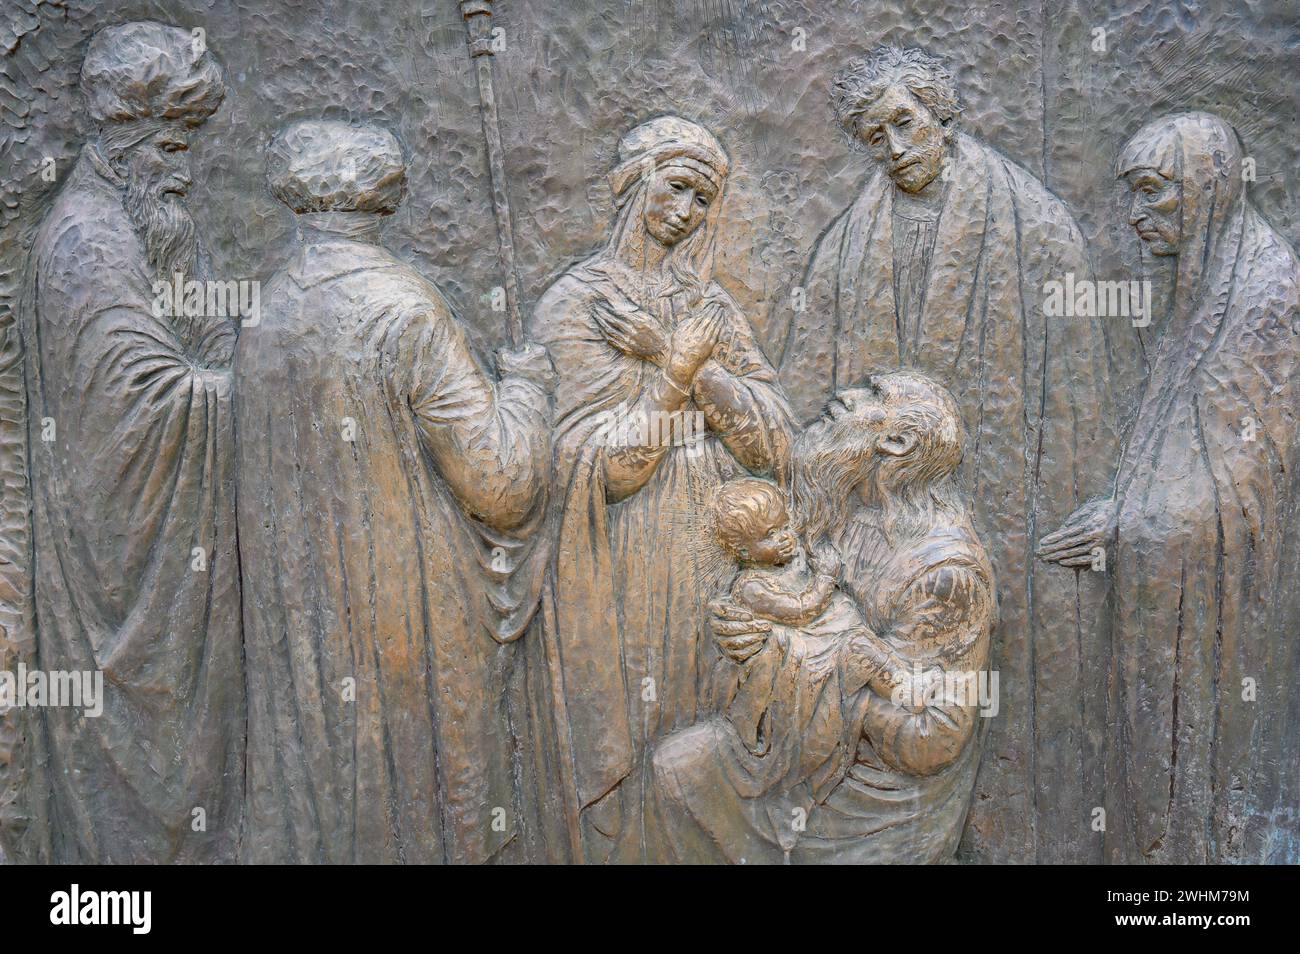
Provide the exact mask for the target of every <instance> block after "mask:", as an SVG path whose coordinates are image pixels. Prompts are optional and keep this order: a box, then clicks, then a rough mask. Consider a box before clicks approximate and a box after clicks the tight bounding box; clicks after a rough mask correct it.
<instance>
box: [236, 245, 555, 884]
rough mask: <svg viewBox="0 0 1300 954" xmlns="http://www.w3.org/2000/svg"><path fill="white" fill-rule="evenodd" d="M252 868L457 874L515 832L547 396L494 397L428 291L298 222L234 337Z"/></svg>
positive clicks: (446, 312)
mask: <svg viewBox="0 0 1300 954" xmlns="http://www.w3.org/2000/svg"><path fill="white" fill-rule="evenodd" d="M235 368H236V377H237V381H238V387H239V401H238V405H237V407H238V434H239V477H240V485H241V488H240V495H239V526H240V558H241V565H242V567H243V573H244V578H245V580H246V589H245V628H246V633H247V636H246V652H247V659H248V671H249V748H248V819H247V833H246V835H245V839H244V845H243V855H244V858H245V859H246V860H248V861H254V862H286V861H292V862H329V863H340V862H363V863H379V862H409V863H437V862H466V863H477V862H483V861H487V860H490V859H494V858H498V857H501V855H502V853H503V851H504V850H505V849H506V846H507V845H510V844H511V843H512V842H513V841H514V840H515V837H516V835H517V833H518V831H519V827H520V819H521V812H522V807H521V805H520V804H519V792H518V789H517V787H516V784H515V780H514V775H513V767H512V766H513V759H514V740H513V737H512V727H511V726H512V712H511V711H510V697H511V692H512V691H513V690H512V684H511V680H512V679H515V678H516V675H515V655H516V643H515V642H514V641H515V639H516V638H517V637H518V635H519V634H520V633H521V632H522V630H523V628H524V626H525V625H526V624H527V622H528V617H529V616H530V615H531V612H532V610H533V608H534V607H535V605H536V595H537V586H538V585H539V582H540V579H541V577H540V573H541V570H542V567H543V561H542V559H541V554H543V553H544V552H545V547H544V546H538V545H537V543H538V541H537V540H536V539H532V538H531V535H532V531H533V530H534V528H535V527H536V525H537V523H538V522H539V520H540V517H541V512H542V508H543V506H544V504H543V500H544V493H543V492H542V484H543V482H544V480H545V477H546V474H547V468H548V466H549V458H550V451H549V417H548V410H549V404H548V397H547V395H546V394H545V393H544V392H543V391H542V390H541V389H540V388H539V387H538V386H537V385H535V384H533V383H531V382H529V381H527V380H525V379H523V378H521V377H507V378H505V379H504V380H503V381H502V382H501V383H500V385H499V387H496V386H494V385H493V383H492V382H491V381H490V379H488V378H487V377H486V376H485V375H484V373H483V372H482V371H481V370H480V369H479V367H478V365H477V364H476V363H475V361H474V358H473V356H472V354H471V352H470V348H469V345H468V341H467V338H466V334H465V331H464V329H463V327H462V326H461V325H460V323H459V322H458V321H457V320H456V318H455V317H454V316H453V314H452V312H451V310H450V309H449V308H448V306H447V304H446V303H445V301H444V300H443V298H442V296H441V295H440V294H439V293H438V291H437V289H436V288H435V287H434V286H433V285H431V284H430V283H428V282H427V281H425V280H424V279H423V278H421V277H420V276H419V275H418V274H417V273H416V272H415V271H414V270H413V269H411V268H410V267H409V266H407V265H405V264H404V263H402V262H400V261H399V260H397V259H396V258H395V257H394V256H393V255H392V254H391V253H390V252H389V251H388V250H386V249H384V248H382V247H380V246H377V245H373V244H368V243H366V242H360V241H354V240H351V239H349V238H344V237H341V236H338V235H331V234H325V233H320V232H314V231H312V230H308V237H307V240H306V241H305V242H304V244H303V246H302V248H301V249H300V250H299V251H298V253H297V254H296V255H295V257H294V258H293V259H292V260H291V261H290V262H289V264H288V265H286V266H285V268H284V269H282V270H281V271H280V272H278V273H277V274H276V275H275V276H274V277H273V278H272V279H271V281H270V282H269V283H268V285H267V287H266V289H265V293H264V294H263V296H262V320H261V323H260V324H259V325H258V326H257V327H255V328H246V329H245V331H244V332H243V334H241V336H240V343H239V348H238V352H237V355H236V364H235Z"/></svg>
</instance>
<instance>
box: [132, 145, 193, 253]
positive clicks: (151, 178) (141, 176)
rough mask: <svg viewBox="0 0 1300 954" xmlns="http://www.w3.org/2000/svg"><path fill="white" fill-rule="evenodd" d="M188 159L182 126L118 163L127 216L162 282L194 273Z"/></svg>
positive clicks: (140, 146) (138, 146)
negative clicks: (186, 202)
mask: <svg viewBox="0 0 1300 954" xmlns="http://www.w3.org/2000/svg"><path fill="white" fill-rule="evenodd" d="M189 156H190V154H189V134H188V133H187V132H186V131H185V129H184V128H182V127H180V126H168V127H165V128H163V129H161V130H159V131H158V132H156V133H153V134H152V135H150V136H148V137H146V138H145V139H143V140H142V141H141V142H139V143H137V144H136V145H135V146H133V147H131V148H130V149H128V150H127V152H126V153H125V154H124V155H122V156H121V157H119V158H118V160H117V161H116V162H115V163H114V166H115V168H116V169H117V171H118V173H119V174H120V175H122V176H123V178H125V180H126V195H125V198H124V201H125V206H126V212H127V215H128V216H129V217H130V219H131V223H132V224H133V225H134V226H135V229H136V232H137V233H138V234H139V235H140V236H141V240H142V241H143V242H144V247H145V252H146V254H147V255H148V256H149V262H150V264H151V265H152V266H153V268H154V271H155V273H156V275H157V277H158V278H161V279H170V278H171V276H172V275H173V274H174V273H176V272H180V273H181V274H183V275H188V274H190V273H191V272H192V271H193V269H194V261H195V257H196V254H197V249H198V243H197V238H196V233H195V228H194V220H193V219H192V218H191V217H190V213H189V209H188V208H187V207H186V206H185V202H184V199H185V196H186V195H187V194H188V192H189V189H190V185H191V183H192V179H191V178H190V158H189Z"/></svg>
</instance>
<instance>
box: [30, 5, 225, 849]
mask: <svg viewBox="0 0 1300 954" xmlns="http://www.w3.org/2000/svg"><path fill="white" fill-rule="evenodd" d="M81 87H82V92H83V94H84V96H85V100H86V103H87V105H88V108H89V112H90V116H91V118H92V119H93V120H94V121H95V122H96V124H97V125H98V133H97V135H96V137H95V138H94V140H93V141H91V142H90V143H88V144H87V145H86V146H85V147H84V148H83V150H82V153H81V157H80V158H79V159H78V161H77V163H76V165H75V166H74V167H73V169H72V171H71V173H70V174H69V176H68V178H67V180H66V181H65V182H64V184H63V186H62V188H61V189H60V191H59V193H58V195H57V197H56V198H55V200H54V203H53V205H52V206H51V208H50V210H49V212H48V213H47V214H46V216H45V219H44V221H43V223H42V225H41V228H40V231H39V232H38V233H37V236H36V239H35V243H34V245H33V247H32V251H31V254H30V257H29V259H28V267H27V273H26V284H25V287H24V292H23V298H22V301H21V303H20V310H19V324H20V327H21V329H22V339H23V350H24V355H25V366H26V376H27V408H28V448H29V465H30V487H31V521H32V534H33V550H34V564H35V567H36V572H35V573H34V574H33V576H34V584H33V590H32V597H33V600H34V607H35V625H36V633H37V640H36V663H37V664H38V665H39V667H40V669H42V670H44V671H46V672H51V671H60V670H61V671H69V672H92V671H98V672H102V674H103V685H104V699H103V713H102V715H100V716H98V717H92V716H89V715H88V716H87V717H85V718H82V717H81V711H80V710H78V709H74V708H60V707H47V708H45V709H44V710H43V713H42V715H43V730H44V731H43V733H37V734H36V739H35V742H36V744H37V745H41V746H44V747H45V753H44V757H43V761H44V763H45V768H46V775H47V776H48V785H49V788H48V792H35V791H33V793H32V797H31V798H30V799H29V804H30V805H31V812H30V824H31V825H32V826H33V829H34V830H35V831H37V832H43V833H44V835H43V836H41V837H38V838H37V839H36V840H35V842H34V843H33V846H34V847H33V853H32V854H31V855H29V857H31V858H49V859H51V860H54V861H60V862H80V863H87V862H96V863H110V862H111V863H159V862H170V861H186V862H211V861H220V860H230V859H231V858H233V854H234V844H235V839H236V837H237V835H238V829H239V807H240V801H241V790H242V770H243V738H244V720H243V683H242V671H241V657H240V626H239V577H238V566H237V563H236V554H235V532H234V529H235V528H234V505H235V501H234V482H233V476H234V475H233V471H232V462H233V455H234V444H233V439H234V435H233V428H232V423H233V422H232V416H231V390H230V387H231V385H230V371H229V361H230V353H231V347H232V345H233V341H234V326H233V324H232V322H230V321H229V320H228V319H227V318H224V317H220V316H209V315H207V314H205V313H203V309H184V311H183V313H182V310H181V309H179V308H175V309H172V308H167V307H160V299H159V298H158V296H157V295H156V292H157V288H158V286H157V285H156V283H157V282H167V283H170V282H173V281H175V280H178V279H177V276H178V275H179V276H180V279H181V280H183V279H190V278H193V277H195V275H196V273H197V268H198V265H197V255H198V242H197V239H196V230H195V226H194V222H193V220H192V219H191V218H190V216H189V212H188V210H187V209H186V207H185V204H184V196H185V194H186V192H187V191H188V189H189V186H190V174H189V159H188V155H189V154H188V152H187V149H188V146H189V140H190V136H191V133H192V132H193V131H194V130H195V129H197V128H198V127H199V126H201V125H202V124H203V123H204V122H205V121H206V120H207V119H208V117H209V116H211V115H212V113H213V112H215V111H216V109H217V107H218V106H219V105H220V103H221V100H222V97H223V96H224V94H225V86H224V83H223V80H222V73H221V67H220V65H219V64H218V63H217V62H216V61H215V60H214V59H213V57H212V56H211V54H210V53H207V52H206V51H204V50H202V49H196V48H195V46H194V44H193V42H192V38H191V36H190V34H189V32H188V31H186V30H182V29H179V28H176V27H170V26H164V25H162V24H159V23H151V22H141V23H127V24H123V25H121V26H115V27H111V28H109V29H106V30H103V31H101V32H99V33H98V34H96V35H95V37H94V38H93V39H92V40H91V42H90V47H89V49H88V50H87V51H86V58H85V61H84V63H83V65H82V70H81ZM38 761H42V760H41V759H38Z"/></svg>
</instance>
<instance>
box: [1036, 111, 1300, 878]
mask: <svg viewBox="0 0 1300 954" xmlns="http://www.w3.org/2000/svg"><path fill="white" fill-rule="evenodd" d="M1241 166H1242V149H1241V144H1240V141H1239V140H1238V138H1237V134H1236V132H1235V131H1234V130H1233V129H1232V127H1231V126H1229V125H1228V124H1227V123H1225V122H1224V121H1223V120H1221V119H1219V118H1218V117H1217V116H1212V115H1209V114H1207V113H1185V114H1181V115H1177V116H1171V117H1166V118H1164V119H1160V120H1157V121H1155V122H1152V123H1150V124H1148V125H1147V126H1145V127H1143V128H1142V129H1141V130H1140V131H1139V132H1138V133H1137V134H1136V135H1135V136H1134V137H1133V138H1132V139H1131V140H1130V141H1129V142H1128V144H1127V145H1125V146H1124V148H1123V150H1122V151H1121V153H1120V156H1119V160H1118V162H1117V164H1116V173H1117V175H1118V176H1119V177H1120V178H1123V179H1125V180H1126V181H1127V183H1128V185H1129V187H1130V189H1131V190H1132V192H1133V194H1134V199H1133V210H1132V214H1131V216H1130V222H1131V224H1132V225H1133V226H1134V227H1135V228H1136V229H1137V231H1138V233H1139V235H1140V236H1141V237H1142V239H1143V243H1144V248H1143V253H1144V257H1145V256H1157V257H1165V258H1168V257H1172V256H1177V263H1176V269H1175V285H1174V292H1173V297H1172V308H1171V311H1170V313H1169V315H1168V316H1167V318H1166V320H1165V321H1164V322H1163V323H1161V324H1159V325H1157V326H1154V327H1153V328H1152V329H1150V330H1151V331H1152V332H1156V333H1158V335H1159V338H1158V341H1157V342H1154V343H1153V344H1154V356H1153V357H1152V358H1151V369H1150V377H1149V379H1148V382H1147V386H1146V392H1145V394H1144V396H1143V398H1142V402H1141V405H1140V408H1139V411H1138V415H1137V419H1136V422H1135V423H1134V426H1133V432H1132V434H1131V435H1130V436H1129V438H1128V442H1127V445H1126V446H1125V449H1124V453H1123V456H1122V459H1121V463H1120V466H1119V477H1118V480H1117V489H1116V493H1115V496H1114V497H1112V498H1110V499H1108V500H1103V501H1100V502H1098V503H1097V504H1096V505H1094V506H1093V507H1092V508H1087V509H1088V510H1089V512H1087V513H1081V514H1079V515H1076V517H1075V518H1072V520H1071V521H1070V522H1069V523H1068V524H1067V526H1066V528H1064V530H1062V531H1061V532H1060V533H1058V534H1053V535H1051V537H1050V538H1048V539H1046V540H1045V541H1044V543H1045V544H1046V545H1049V546H1050V548H1052V549H1053V551H1054V554H1055V558H1058V559H1061V558H1064V555H1065V554H1067V553H1068V552H1069V548H1070V547H1074V548H1075V549H1077V548H1078V547H1080V546H1088V545H1090V544H1092V543H1093V542H1095V541H1094V539H1093V538H1094V536H1095V538H1096V541H1099V542H1105V543H1110V542H1111V541H1112V538H1113V540H1114V542H1115V545H1116V547H1117V549H1116V558H1115V560H1114V561H1113V572H1114V579H1115V583H1114V586H1115V621H1114V627H1113V631H1114V634H1115V637H1114V638H1115V657H1116V672H1115V674H1114V679H1113V684H1112V695H1113V698H1112V707H1113V712H1112V715H1111V733H1110V738H1111V739H1112V743H1113V746H1112V752H1111V760H1110V761H1111V766H1112V770H1113V771H1115V772H1117V773H1118V777H1117V778H1116V780H1115V784H1114V785H1113V786H1111V787H1110V791H1111V793H1112V796H1113V804H1112V806H1111V809H1110V811H1109V812H1108V818H1109V821H1108V824H1107V831H1106V842H1107V850H1108V853H1109V854H1110V856H1111V857H1112V858H1113V859H1114V860H1117V861H1125V862H1135V861H1151V862H1160V863H1178V864H1205V863H1217V862H1229V861H1248V862H1256V863H1258V862H1285V863H1291V864H1295V863H1296V862H1297V861H1300V819H1298V817H1297V811H1300V808H1298V807H1297V806H1300V748H1298V747H1297V734H1296V732H1295V731H1294V729H1295V724H1296V718H1297V716H1298V715H1300V709H1297V706H1300V691H1297V688H1296V681H1297V679H1298V678H1300V641H1298V640H1297V638H1296V632H1297V625H1298V624H1300V618H1298V616H1297V614H1298V613H1300V604H1298V603H1297V600H1296V597H1295V593H1296V586H1297V583H1298V582H1300V581H1298V580H1297V578H1296V569H1297V567H1298V566H1300V555H1298V554H1297V545H1298V544H1300V541H1298V540H1297V523H1296V519H1295V516H1294V507H1295V495H1294V494H1295V486H1294V482H1295V480H1296V479H1297V478H1296V468H1297V460H1296V440H1295V432H1296V419H1295V417H1296V408H1297V406H1300V377H1298V376H1297V372H1298V371H1300V348H1298V347H1297V341H1296V331H1297V322H1298V321H1300V267H1298V265H1297V261H1296V256H1295V253H1294V252H1293V251H1292V250H1291V248H1290V247H1289V246H1288V245H1287V243H1286V242H1285V241H1284V240H1283V239H1282V238H1281V237H1280V236H1279V235H1278V234H1277V233H1276V232H1275V231H1274V230H1273V229H1272V228H1271V227H1270V226H1269V225H1268V223H1267V222H1265V221H1264V220H1263V219H1262V218H1260V216H1259V213H1258V212H1256V211H1255V209H1254V208H1253V207H1252V206H1251V204H1250V201H1249V200H1248V199H1247V197H1246V191H1245V186H1244V184H1243V182H1242V175H1241V171H1242V170H1241ZM1148 264H1151V262H1150V260H1149V259H1148ZM1090 527H1091V529H1090ZM1116 533H1117V535H1116V536H1113V535H1115V534H1116Z"/></svg>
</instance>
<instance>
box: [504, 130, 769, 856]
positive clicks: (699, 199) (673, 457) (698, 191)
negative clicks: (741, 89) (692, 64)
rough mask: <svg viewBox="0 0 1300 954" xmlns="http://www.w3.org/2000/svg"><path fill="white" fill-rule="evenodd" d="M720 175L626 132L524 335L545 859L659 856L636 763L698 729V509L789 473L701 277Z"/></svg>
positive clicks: (702, 152)
mask: <svg viewBox="0 0 1300 954" xmlns="http://www.w3.org/2000/svg"><path fill="white" fill-rule="evenodd" d="M728 167H729V160H728V157H727V155H726V153H725V152H724V150H723V148H722V146H721V145H720V144H719V143H718V141H717V140H716V139H715V138H714V137H713V135H712V134H710V133H709V132H708V130H706V129H704V128H703V127H701V126H699V125H697V124H695V123H692V122H689V121H687V120H685V119H681V118H679V117H676V116H661V117H658V118H656V119H652V120H650V121H648V122H646V123H643V124H641V125H639V126H637V127H636V128H634V129H632V130H631V131H630V132H628V133H627V134H626V135H625V136H624V137H623V138H622V140H621V141H620V142H619V150H618V165H617V166H616V168H615V169H614V170H613V172H612V173H611V174H610V177H609V181H610V185H611V188H612V190H613V192H614V195H615V197H616V203H617V209H618V212H617V216H616V219H615V223H614V228H613V232H612V234H611V235H610V238H609V241H608V242H607V244H606V245H605V246H604V247H603V248H602V249H600V250H599V251H598V252H597V253H596V254H594V255H593V256H591V257H590V258H588V259H587V260H586V261H584V262H582V263H580V264H578V265H575V266H573V267H572V268H570V269H569V270H568V271H566V272H565V273H564V274H563V275H562V276H561V277H560V278H559V279H558V280H557V281H556V282H555V283H554V284H553V285H551V286H550V288H548V289H547V291H546V292H545V294H544V295H543V296H542V299H541V301H540V302H539V303H538V305H537V308H536V310H535V312H534V316H533V321H532V326H531V329H530V337H531V338H532V339H533V340H536V341H538V342H540V343H543V344H545V345H546V347H547V348H548V349H550V352H551V355H552V359H553V361H554V363H555V366H556V371H557V372H558V374H559V386H558V388H557V391H556V407H555V417H556V422H557V423H556V433H555V456H556V466H555V473H554V479H553V484H552V488H553V489H552V507H553V512H552V519H553V520H554V521H555V526H558V541H557V546H556V550H555V556H554V560H553V562H552V565H551V568H550V577H549V580H548V583H547V586H546V587H545V588H544V591H543V597H542V607H541V612H540V613H539V619H538V621H537V623H536V624H535V626H536V628H537V629H538V630H539V631H538V632H535V633H534V634H533V636H532V638H530V639H529V643H530V644H531V652H532V657H531V658H530V666H529V679H530V680H531V683H532V685H531V688H532V690H533V701H534V705H535V711H534V713H533V716H534V725H535V726H537V727H538V729H537V731H538V732H539V733H540V734H541V735H542V736H543V737H545V736H549V737H550V738H549V742H543V743H542V744H540V745H539V746H537V747H536V749H535V752H536V754H537V755H538V757H539V762H538V763H537V768H538V770H539V772H540V773H541V774H542V776H543V778H549V780H550V781H549V783H548V784H544V785H543V792H547V791H550V792H554V791H559V792H561V793H562V794H563V804H559V803H558V802H559V800H558V799H554V797H553V796H550V797H551V799H552V804H551V805H549V806H544V809H543V816H544V818H545V819H546V820H547V821H549V820H551V819H555V829H554V830H550V829H548V830H547V832H546V839H545V842H546V843H545V850H546V852H547V854H548V855H550V856H551V857H566V856H568V857H573V856H582V857H585V858H586V860H589V861H598V862H604V861H615V862H638V861H643V860H648V859H653V858H655V857H656V856H657V850H658V848H659V846H660V844H661V840H660V839H659V838H658V837H657V835H656V833H655V832H654V831H652V830H647V822H646V821H645V819H646V814H647V813H646V812H645V809H644V801H645V799H644V791H643V781H642V780H643V777H644V775H645V771H646V767H647V762H648V758H649V755H648V751H647V750H648V746H650V745H651V744H653V742H654V741H655V740H657V739H659V738H662V737H663V736H665V735H667V734H668V733H669V732H671V731H673V730H674V729H676V728H680V727H682V726H687V725H690V724H692V723H694V722H695V721H696V719H697V718H698V717H699V714H700V712H701V710H702V709H703V708H704V707H705V706H707V704H708V701H707V697H708V687H709V684H710V680H711V676H712V672H713V667H714V665H715V662H716V661H717V658H718V657H717V652H716V650H715V649H714V647H713V641H712V637H711V636H710V635H709V634H708V628H707V620H708V617H709V613H708V603H709V601H710V600H711V599H712V598H713V597H714V595H715V588H716V587H717V586H718V584H719V582H720V581H719V579H718V576H719V573H718V570H719V569H720V568H719V567H715V566H712V565H711V561H710V559H709V553H708V552H707V549H706V544H705V542H704V537H705V530H704V528H703V526H702V524H703V520H702V514H703V509H704V507H705V506H706V504H707V502H708V498H709V495H710V494H711V492H712V489H713V488H714V487H716V486H717V485H718V484H719V483H721V482H722V481H725V480H727V479H729V478H731V477H733V476H736V475H738V474H740V473H743V472H745V471H749V472H751V473H760V474H762V473H768V474H771V473H774V472H775V473H778V475H779V474H780V472H782V471H783V468H784V466H785V462H786V461H787V460H788V448H789V443H790V427H791V424H790V417H789V411H788V408H787V406H786V402H785V398H784V396H783V394H782V392H781V389H780V386H779V385H778V384H777V382H776V375H775V373H774V371H773V370H772V367H771V366H770V365H769V364H768V362H767V359H766V358H765V357H764V356H763V354H762V352H761V351H760V350H759V348H758V347H757V345H756V344H755V342H754V337H753V333H752V331H751V329H750V327H749V324H748V322H747V320H746V319H745V317H744V315H743V314H742V313H741V312H740V310H739V308H738V306H737V305H736V304H735V302H734V301H733V300H732V299H731V298H730V296H728V295H727V293H726V292H725V291H723V290H722V289H721V288H720V287H719V286H718V285H717V284H716V283H715V282H713V281H712V278H711V272H712V262H713V251H714V244H715V242H716V239H717V227H718V218H719V210H720V207H721V200H722V192H723V187H724V185H725V182H726V178H727V172H728ZM544 824H545V822H544ZM650 827H653V826H652V825H651V826H650Z"/></svg>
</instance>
